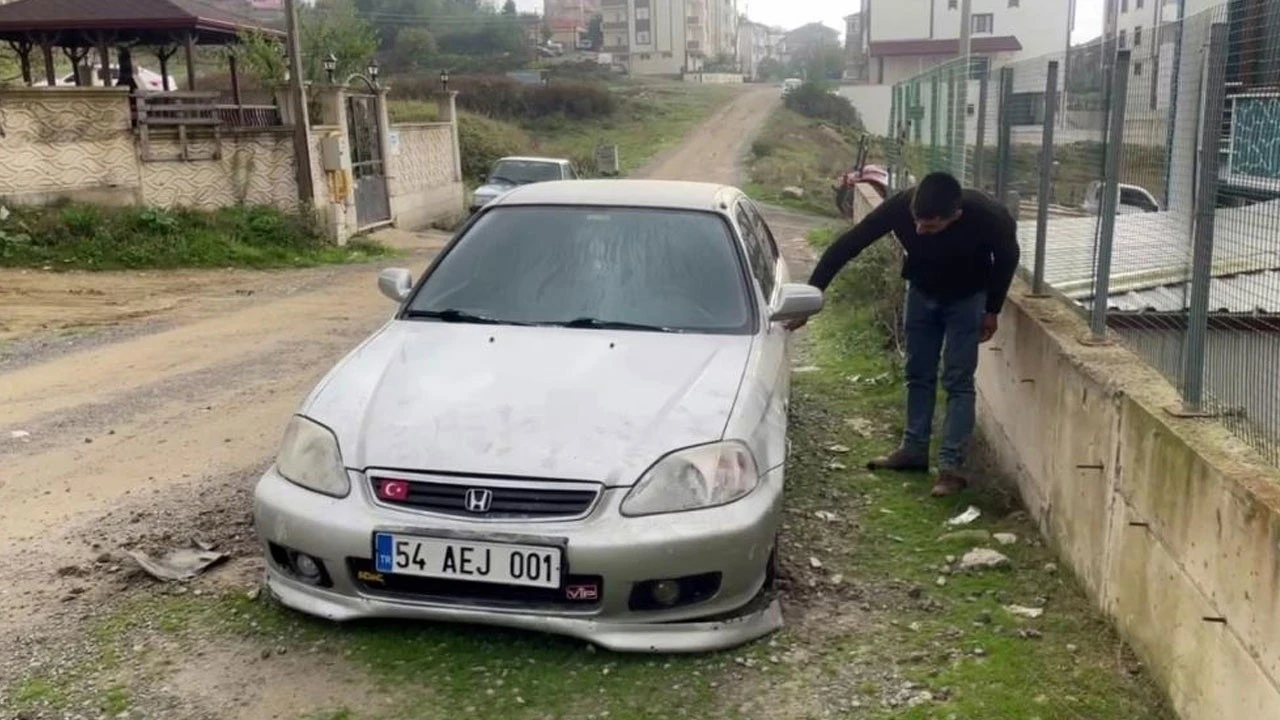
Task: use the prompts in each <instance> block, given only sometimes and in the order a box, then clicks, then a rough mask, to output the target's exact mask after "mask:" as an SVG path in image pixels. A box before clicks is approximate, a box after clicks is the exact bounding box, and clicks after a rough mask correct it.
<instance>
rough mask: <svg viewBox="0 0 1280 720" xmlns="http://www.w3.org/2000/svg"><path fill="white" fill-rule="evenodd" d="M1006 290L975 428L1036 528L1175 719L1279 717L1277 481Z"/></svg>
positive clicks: (1131, 367)
mask: <svg viewBox="0 0 1280 720" xmlns="http://www.w3.org/2000/svg"><path fill="white" fill-rule="evenodd" d="M1025 294H1026V288H1025V287H1024V286H1022V285H1021V284H1018V285H1017V286H1015V288H1014V290H1013V293H1012V295H1011V299H1010V302H1009V304H1008V305H1007V306H1006V310H1005V312H1004V313H1003V314H1002V316H1001V329H1000V332H999V334H998V335H997V336H996V338H995V340H994V341H993V342H992V343H991V344H990V345H989V346H987V347H986V348H985V351H984V353H983V359H982V363H981V364H980V366H979V371H978V397H979V402H978V412H979V426H980V428H981V432H982V435H983V437H984V439H985V440H986V442H987V444H988V446H989V447H991V448H992V449H993V451H994V454H995V456H996V459H997V460H998V464H999V467H1000V468H1001V469H1002V470H1003V471H1005V472H1006V473H1008V474H1009V476H1010V477H1013V478H1015V479H1016V482H1017V485H1018V489H1019V490H1020V492H1021V495H1022V498H1023V500H1024V502H1025V503H1026V505H1027V508H1028V510H1029V511H1030V512H1031V514H1032V516H1033V517H1035V518H1036V519H1037V521H1038V522H1039V524H1040V527H1041V529H1042V531H1043V532H1044V533H1045V535H1046V536H1047V537H1048V538H1050V539H1051V541H1053V542H1054V543H1056V545H1057V546H1058V548H1059V550H1060V552H1061V554H1062V556H1063V558H1064V560H1066V561H1067V562H1068V563H1069V564H1070V565H1071V566H1072V568H1074V569H1075V571H1076V574H1077V575H1078V577H1079V578H1080V580H1081V582H1082V583H1083V584H1084V586H1085V588H1086V589H1087V590H1088V592H1089V593H1090V594H1091V595H1092V596H1093V598H1094V599H1095V600H1096V601H1097V603H1098V604H1099V605H1100V606H1101V607H1102V609H1103V610H1104V611H1105V612H1106V613H1107V614H1108V615H1109V616H1111V617H1112V618H1113V619H1114V620H1115V621H1116V623H1117V624H1118V626H1119V627H1120V629H1121V631H1122V632H1123V633H1124V634H1125V635H1126V637H1127V638H1128V639H1129V640H1130V641H1131V642H1132V643H1133V645H1134V647H1135V648H1136V649H1137V650H1138V652H1139V654H1140V655H1141V656H1142V657H1143V659H1144V661H1145V662H1146V663H1147V664H1148V666H1149V667H1150V668H1151V670H1152V672H1153V673H1154V674H1155V676H1156V678H1157V679H1158V680H1159V681H1160V682H1161V683H1162V684H1163V686H1164V687H1165V688H1166V689H1167V691H1168V692H1169V695H1170V697H1171V698H1172V700H1173V703H1174V706H1175V708H1176V709H1177V711H1178V712H1179V714H1180V715H1181V716H1182V717H1183V718H1185V719H1186V720H1222V718H1241V719H1244V718H1250V719H1252V718H1258V719H1259V720H1261V719H1262V718H1273V717H1280V615H1277V613H1276V608H1277V607H1280V477H1277V473H1276V472H1275V471H1274V470H1273V469H1270V468H1268V467H1266V466H1264V465H1263V464H1261V463H1259V462H1256V460H1255V459H1254V457H1253V456H1252V455H1251V453H1250V451H1249V450H1248V449H1246V448H1245V446H1244V445H1243V444H1242V443H1241V442H1239V441H1238V440H1236V439H1235V438H1233V437H1232V436H1231V435H1230V434H1229V433H1228V432H1227V431H1226V429H1225V428H1224V427H1223V426H1221V425H1220V424H1218V423H1216V422H1214V421H1211V420H1203V419H1199V420H1194V419H1179V418H1176V417H1173V416H1172V415H1170V414H1169V413H1167V412H1166V411H1165V409H1164V408H1166V407H1171V406H1175V405H1176V404H1177V403H1178V395H1177V393H1176V391H1175V390H1174V388H1173V387H1172V386H1170V385H1169V384H1168V383H1167V382H1166V381H1165V380H1164V379H1163V378H1162V377H1161V376H1160V375H1159V374H1158V373H1157V372H1156V371H1155V370H1154V369H1152V368H1150V367H1148V366H1146V365H1144V364H1143V363H1142V360H1141V359H1140V358H1138V357H1137V356H1136V355H1134V354H1132V353H1131V352H1129V351H1128V350H1125V349H1123V348H1121V347H1119V346H1111V347H1101V348H1091V347H1086V346H1084V345H1081V344H1080V343H1079V341H1078V340H1077V338H1078V337H1080V336H1082V335H1083V334H1084V333H1085V331H1086V328H1085V327H1084V324H1083V323H1082V322H1081V320H1080V319H1079V318H1078V317H1077V316H1076V315H1075V314H1074V312H1073V311H1071V310H1068V309H1067V308H1065V307H1064V306H1063V305H1062V304H1061V303H1060V302H1059V301H1058V300H1056V299H1053V298H1050V299H1038V300H1032V299H1026V298H1024V297H1023V296H1024V295H1025Z"/></svg>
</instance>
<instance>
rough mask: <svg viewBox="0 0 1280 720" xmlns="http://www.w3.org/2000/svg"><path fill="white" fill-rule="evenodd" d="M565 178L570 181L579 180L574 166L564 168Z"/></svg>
mask: <svg viewBox="0 0 1280 720" xmlns="http://www.w3.org/2000/svg"><path fill="white" fill-rule="evenodd" d="M564 176H565V178H567V179H569V180H577V179H578V173H576V172H574V171H573V166H572V165H565V166H564Z"/></svg>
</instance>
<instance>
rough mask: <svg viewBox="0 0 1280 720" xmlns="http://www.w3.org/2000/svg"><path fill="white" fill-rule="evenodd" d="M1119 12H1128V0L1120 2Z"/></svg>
mask: <svg viewBox="0 0 1280 720" xmlns="http://www.w3.org/2000/svg"><path fill="white" fill-rule="evenodd" d="M1120 12H1122V13H1127V12H1129V0H1120Z"/></svg>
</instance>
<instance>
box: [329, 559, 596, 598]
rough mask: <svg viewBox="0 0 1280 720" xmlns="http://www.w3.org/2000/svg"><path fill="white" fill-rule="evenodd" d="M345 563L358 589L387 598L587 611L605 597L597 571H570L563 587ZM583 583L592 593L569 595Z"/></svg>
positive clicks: (353, 561) (365, 562)
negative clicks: (399, 571) (401, 571)
mask: <svg viewBox="0 0 1280 720" xmlns="http://www.w3.org/2000/svg"><path fill="white" fill-rule="evenodd" d="M347 565H348V567H349V568H350V570H351V577H352V579H353V580H354V582H355V585H356V587H357V588H359V589H360V591H361V592H363V593H366V594H368V595H377V596H382V597H388V598H403V599H409V600H419V601H430V602H438V603H454V604H459V605H483V606H487V607H494V608H511V609H522V610H538V609H546V610H581V611H590V610H594V609H596V608H598V607H599V606H600V598H602V597H604V579H603V578H602V577H600V576H599V575H569V576H567V577H566V578H565V583H564V588H563V589H550V588H532V587H520V586H517V585H497V584H494V583H478V582H470V581H467V580H441V579H437V578H424V577H415V576H413V575H396V574H393V573H380V572H377V571H376V570H375V569H374V566H373V561H372V560H369V559H367V558H347ZM584 586H585V587H592V588H594V589H595V593H594V594H593V595H591V596H589V597H587V598H585V599H570V597H569V591H568V588H574V587H584Z"/></svg>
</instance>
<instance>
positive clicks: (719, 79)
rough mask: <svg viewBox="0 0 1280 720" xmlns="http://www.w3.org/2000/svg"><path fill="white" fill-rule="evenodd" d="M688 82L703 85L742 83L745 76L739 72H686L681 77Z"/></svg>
mask: <svg viewBox="0 0 1280 720" xmlns="http://www.w3.org/2000/svg"><path fill="white" fill-rule="evenodd" d="M680 79H681V80H683V81H685V82H687V83H698V84H701V85H741V84H742V83H743V77H742V75H741V74H739V73H701V72H699V73H685V74H684V75H683V76H681V78H680Z"/></svg>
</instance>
